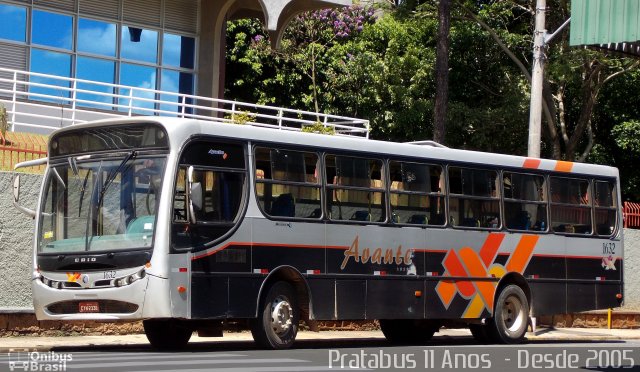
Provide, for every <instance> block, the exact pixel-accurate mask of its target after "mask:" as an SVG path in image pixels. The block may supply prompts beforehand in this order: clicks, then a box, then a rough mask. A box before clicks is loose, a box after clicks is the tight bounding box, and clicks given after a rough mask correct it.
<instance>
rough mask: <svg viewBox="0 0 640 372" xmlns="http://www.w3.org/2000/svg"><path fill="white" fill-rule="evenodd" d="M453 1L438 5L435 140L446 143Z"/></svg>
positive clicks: (441, 2) (442, 2)
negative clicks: (450, 29) (450, 24)
mask: <svg viewBox="0 0 640 372" xmlns="http://www.w3.org/2000/svg"><path fill="white" fill-rule="evenodd" d="M450 19H451V0H440V3H439V4H438V44H437V47H436V102H435V107H434V113H433V116H434V121H433V140H434V141H436V142H439V143H444V136H445V130H446V126H447V101H448V100H449V27H450V26H449V22H450Z"/></svg>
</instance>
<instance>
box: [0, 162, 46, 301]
mask: <svg viewBox="0 0 640 372" xmlns="http://www.w3.org/2000/svg"><path fill="white" fill-rule="evenodd" d="M21 177H22V182H21V184H22V187H21V203H20V204H22V205H23V206H25V207H27V208H32V209H33V208H35V206H36V204H37V200H38V193H39V192H40V185H41V183H42V176H41V175H34V174H21ZM12 180H13V176H12V173H11V172H0V310H13V309H33V304H32V302H31V284H30V280H31V270H32V266H31V263H32V260H33V259H32V256H33V236H34V235H33V233H34V230H33V229H34V221H33V220H32V219H31V218H30V217H29V216H27V215H25V214H22V213H20V212H18V211H17V210H16V209H15V208H14V207H13V185H12Z"/></svg>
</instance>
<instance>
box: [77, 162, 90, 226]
mask: <svg viewBox="0 0 640 372" xmlns="http://www.w3.org/2000/svg"><path fill="white" fill-rule="evenodd" d="M90 174H91V172H90V171H87V175H86V176H84V181H82V188H81V189H80V203H79V205H78V217H80V214H81V213H82V201H83V200H84V192H85V190H87V180H89V175H90Z"/></svg>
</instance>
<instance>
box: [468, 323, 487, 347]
mask: <svg viewBox="0 0 640 372" xmlns="http://www.w3.org/2000/svg"><path fill="white" fill-rule="evenodd" d="M487 328H488V326H487V325H486V324H469V330H470V331H471V335H472V336H473V338H474V339H475V340H476V341H478V343H479V344H483V345H485V344H488V343H491V336H490V335H489V330H488V329H487Z"/></svg>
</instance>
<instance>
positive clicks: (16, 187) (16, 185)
mask: <svg viewBox="0 0 640 372" xmlns="http://www.w3.org/2000/svg"><path fill="white" fill-rule="evenodd" d="M48 161H49V159H48V158H40V159H35V160H27V161H23V162H22V163H18V164H16V165H15V167H13V170H14V171H15V170H18V169H20V168H26V167H37V166H40V165H46V164H47V162H48ZM19 201H20V175H19V174H17V173H14V176H13V206H14V207H15V208H16V209H17V210H19V211H20V212H22V213H24V214H26V215H27V216H29V217H31V218H36V211H34V210H33V209H29V208H25V207H23V206H21V205H20V204H19V203H18V202H19Z"/></svg>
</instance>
